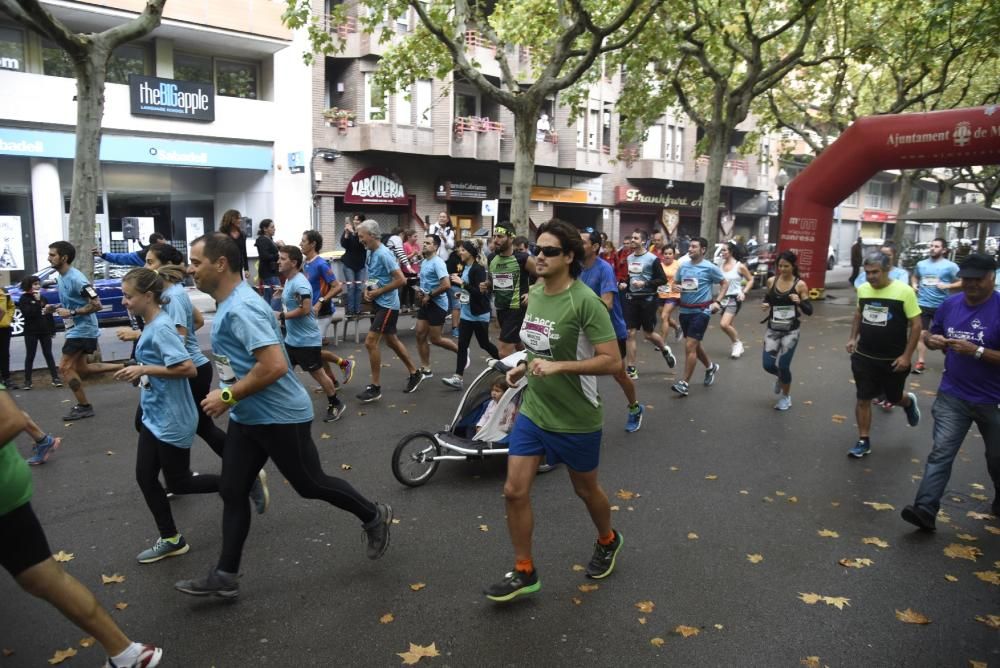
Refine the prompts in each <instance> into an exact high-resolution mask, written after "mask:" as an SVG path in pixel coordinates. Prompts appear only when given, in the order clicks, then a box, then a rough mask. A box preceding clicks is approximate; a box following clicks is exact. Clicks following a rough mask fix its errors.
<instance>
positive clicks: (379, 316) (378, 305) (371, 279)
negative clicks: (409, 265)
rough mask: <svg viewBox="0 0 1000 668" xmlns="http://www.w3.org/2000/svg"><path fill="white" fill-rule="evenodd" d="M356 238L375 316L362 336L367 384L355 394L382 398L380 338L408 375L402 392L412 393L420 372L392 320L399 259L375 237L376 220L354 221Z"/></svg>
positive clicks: (399, 277) (396, 312)
mask: <svg viewBox="0 0 1000 668" xmlns="http://www.w3.org/2000/svg"><path fill="white" fill-rule="evenodd" d="M358 240H359V241H361V243H362V244H363V245H364V247H365V248H367V249H368V258H367V260H366V261H365V268H366V269H367V270H368V280H367V281H365V291H364V293H363V295H362V299H364V301H365V303H372V302H374V303H375V317H374V318H372V326H371V329H369V330H368V336H366V337H365V348H366V349H367V350H368V363H369V365H370V366H371V372H372V375H371V378H372V380H371V383H370V384H369V385H368V387H366V388H365V391H364V392H362V393H361V394H359V395H358V399H359V400H360V401H361V402H362V403H365V404H367V403H370V402H372V401H378V400H379V399H381V398H382V386H381V384H380V381H381V377H382V348H381V346H382V339H383V338H384V339H385V342H386V343H387V344H389V347H390V348H392V351H393V352H394V353H396V356H397V357H398V358H399V361H400V362H402V363H403V365H404V366H406V370H407V372H408V373H409V374H410V375H409V378H408V379H407V381H406V389H405V390H403V391H404V392H406V393H410V392H413V391H414V390H416V389H417V387H419V386H420V383H421V382H422V381H423V379H424V375H423V374H422V373H420V372H419V371H418V370H417V367H415V366H414V365H413V362H412V361H411V360H410V355H409V354H408V353H407V352H406V346H404V345H403V342H402V341H400V340H399V337H398V336H396V320H398V319H399V289H400V288H401V287H403V286H404V285H406V278H405V277H404V276H403V271H402V270H401V269H400V268H399V262H397V261H396V256H395V255H393V252H392V251H391V250H389V249H388V248H386V247H385V245H384V244H383V243H382V240H381V238H380V237H379V227H378V223H377V222H375V221H374V220H366V221H364V222H362V223H359V224H358Z"/></svg>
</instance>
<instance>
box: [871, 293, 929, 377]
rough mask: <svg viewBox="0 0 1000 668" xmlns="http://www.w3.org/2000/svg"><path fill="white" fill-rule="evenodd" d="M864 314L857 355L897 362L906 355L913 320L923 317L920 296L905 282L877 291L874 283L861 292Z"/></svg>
mask: <svg viewBox="0 0 1000 668" xmlns="http://www.w3.org/2000/svg"><path fill="white" fill-rule="evenodd" d="M858 311H859V312H860V313H861V327H860V330H859V331H860V336H859V337H858V345H857V353H858V354H859V355H861V356H863V357H870V358H872V359H877V360H894V359H896V358H897V357H899V356H900V355H902V354H903V353H904V352H905V351H906V340H907V338H908V336H909V331H910V323H909V322H908V320H909V319H910V318H916V317H917V316H919V315H920V306H919V305H918V304H917V293H916V292H914V291H913V288H911V287H910V286H909V285H907V284H906V283H903V282H902V281H889V285H887V286H885V287H884V288H882V289H881V290H876V289H875V288H873V287H872V286H871V283H864V284H863V285H862V286H861V287H860V288H858Z"/></svg>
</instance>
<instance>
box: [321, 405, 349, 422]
mask: <svg viewBox="0 0 1000 668" xmlns="http://www.w3.org/2000/svg"><path fill="white" fill-rule="evenodd" d="M345 410H347V406H346V405H344V402H340V403H339V404H330V405H328V406H327V407H326V417H324V418H323V422H336V421H337V420H339V419H340V418H341V416H342V415H343V414H344V411H345Z"/></svg>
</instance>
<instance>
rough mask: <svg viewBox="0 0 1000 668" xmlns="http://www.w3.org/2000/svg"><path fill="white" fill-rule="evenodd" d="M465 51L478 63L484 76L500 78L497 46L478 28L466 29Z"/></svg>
mask: <svg viewBox="0 0 1000 668" xmlns="http://www.w3.org/2000/svg"><path fill="white" fill-rule="evenodd" d="M465 53H466V55H467V56H468V57H469V59H470V60H471V61H473V62H475V63H477V64H478V67H477V68H476V69H478V70H479V71H480V72H481V73H482V74H483V75H484V76H488V77H496V78H498V79H499V78H500V65H499V63H497V46H496V44H494V43H493V42H491V41H489V40H488V39H486V38H485V37H483V34H482V33H481V32H479V31H478V30H466V31H465Z"/></svg>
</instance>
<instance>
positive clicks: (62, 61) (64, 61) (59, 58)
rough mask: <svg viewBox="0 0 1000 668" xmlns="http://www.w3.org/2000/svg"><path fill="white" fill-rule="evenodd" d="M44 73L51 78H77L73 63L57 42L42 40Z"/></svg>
mask: <svg viewBox="0 0 1000 668" xmlns="http://www.w3.org/2000/svg"><path fill="white" fill-rule="evenodd" d="M42 72H43V73H45V74H47V75H48V76H50V77H69V78H70V79H74V78H76V70H74V69H73V61H72V60H70V58H69V55H68V54H67V53H66V52H65V51H63V50H62V47H60V46H59V45H57V44H56V43H55V42H50V41H49V40H47V39H45V40H42Z"/></svg>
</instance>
